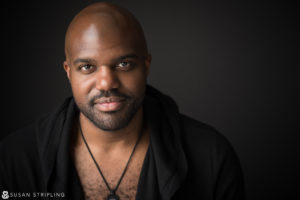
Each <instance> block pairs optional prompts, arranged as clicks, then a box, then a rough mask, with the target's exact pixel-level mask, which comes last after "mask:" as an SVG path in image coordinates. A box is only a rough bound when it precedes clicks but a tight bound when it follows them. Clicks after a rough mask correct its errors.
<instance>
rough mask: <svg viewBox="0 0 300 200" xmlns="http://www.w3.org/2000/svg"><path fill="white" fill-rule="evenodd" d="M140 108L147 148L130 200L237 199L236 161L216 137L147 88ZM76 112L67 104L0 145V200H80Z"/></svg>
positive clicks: (239, 188)
mask: <svg viewBox="0 0 300 200" xmlns="http://www.w3.org/2000/svg"><path fill="white" fill-rule="evenodd" d="M143 107H144V115H145V119H146V120H147V123H148V125H149V127H150V145H149V148H148V151H147V154H146V158H145V161H144V164H143V167H142V171H141V175H140V180H139V185H138V191H137V195H136V199H137V200H148V199H149V200H159V199H162V200H179V199H182V200H185V199H199V200H243V199H244V185H243V177H242V172H241V168H240V164H239V160H238V158H237V156H236V153H235V152H234V150H233V148H232V147H231V145H230V143H229V142H228V141H227V140H226V139H225V138H224V137H223V136H222V135H221V134H219V133H218V132H217V131H216V130H215V129H214V128H212V127H210V126H208V125H206V124H203V123H201V122H198V121H196V120H193V119H191V118H189V117H187V116H184V115H182V114H180V113H179V112H178V108H177V106H176V104H175V102H174V101H173V100H172V99H171V98H170V97H168V96H166V95H163V94H162V93H160V92H159V91H158V90H156V89H154V88H153V87H151V86H147V89H146V96H145V99H144V104H143ZM78 112H79V111H78V109H77V107H76V104H75V102H74V100H73V98H72V97H70V98H68V99H67V100H66V101H65V102H64V103H63V105H61V106H60V107H59V109H57V110H56V111H55V112H53V113H51V114H48V115H46V116H45V117H43V118H41V119H39V120H38V121H37V122H36V123H34V124H32V125H30V126H28V127H26V128H24V129H22V130H19V131H17V132H15V133H12V134H10V135H9V136H8V137H6V138H5V139H4V140H2V141H1V142H0V192H1V194H2V191H8V193H9V195H10V197H12V196H18V195H19V196H21V195H25V194H26V195H30V197H37V195H44V197H42V198H41V199H71V200H77V199H84V195H83V190H82V187H81V184H80V180H79V177H78V174H77V172H76V169H75V166H74V164H73V162H72V159H71V157H70V151H69V148H70V134H71V126H72V122H73V119H74V117H75V116H76V115H77V114H78ZM38 193H39V194H38ZM1 194H0V195H1Z"/></svg>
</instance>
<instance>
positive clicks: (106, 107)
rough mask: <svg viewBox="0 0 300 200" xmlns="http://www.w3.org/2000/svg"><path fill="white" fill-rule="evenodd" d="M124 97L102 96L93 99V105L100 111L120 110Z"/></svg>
mask: <svg viewBox="0 0 300 200" xmlns="http://www.w3.org/2000/svg"><path fill="white" fill-rule="evenodd" d="M125 100H126V99H125V98H124V97H102V98H99V99H97V100H95V101H94V103H95V106H96V108H97V109H98V110H100V111H101V112H112V111H117V110H120V109H121V108H122V107H123V105H124V104H125Z"/></svg>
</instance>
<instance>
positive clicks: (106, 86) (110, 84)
mask: <svg viewBox="0 0 300 200" xmlns="http://www.w3.org/2000/svg"><path fill="white" fill-rule="evenodd" d="M116 73H117V72H115V71H114V70H113V69H112V68H111V67H109V66H101V67H99V69H98V71H97V73H96V76H97V77H96V89H98V90H104V91H109V90H112V89H117V88H119V86H120V81H119V79H118V76H117V74H116Z"/></svg>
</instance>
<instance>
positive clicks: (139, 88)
mask: <svg viewBox="0 0 300 200" xmlns="http://www.w3.org/2000/svg"><path fill="white" fill-rule="evenodd" d="M119 80H120V82H121V85H122V87H123V88H124V89H126V90H128V91H130V93H132V94H134V95H135V96H140V95H142V94H143V93H144V91H145V87H146V82H147V81H146V73H145V71H144V70H136V71H134V72H132V73H131V74H128V75H127V74H126V75H124V76H120V77H119Z"/></svg>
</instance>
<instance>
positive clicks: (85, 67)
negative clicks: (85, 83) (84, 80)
mask: <svg viewBox="0 0 300 200" xmlns="http://www.w3.org/2000/svg"><path fill="white" fill-rule="evenodd" d="M79 69H80V71H81V72H83V73H85V74H89V73H92V72H93V71H95V66H93V65H90V64H85V65H81V66H80V67H79Z"/></svg>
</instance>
